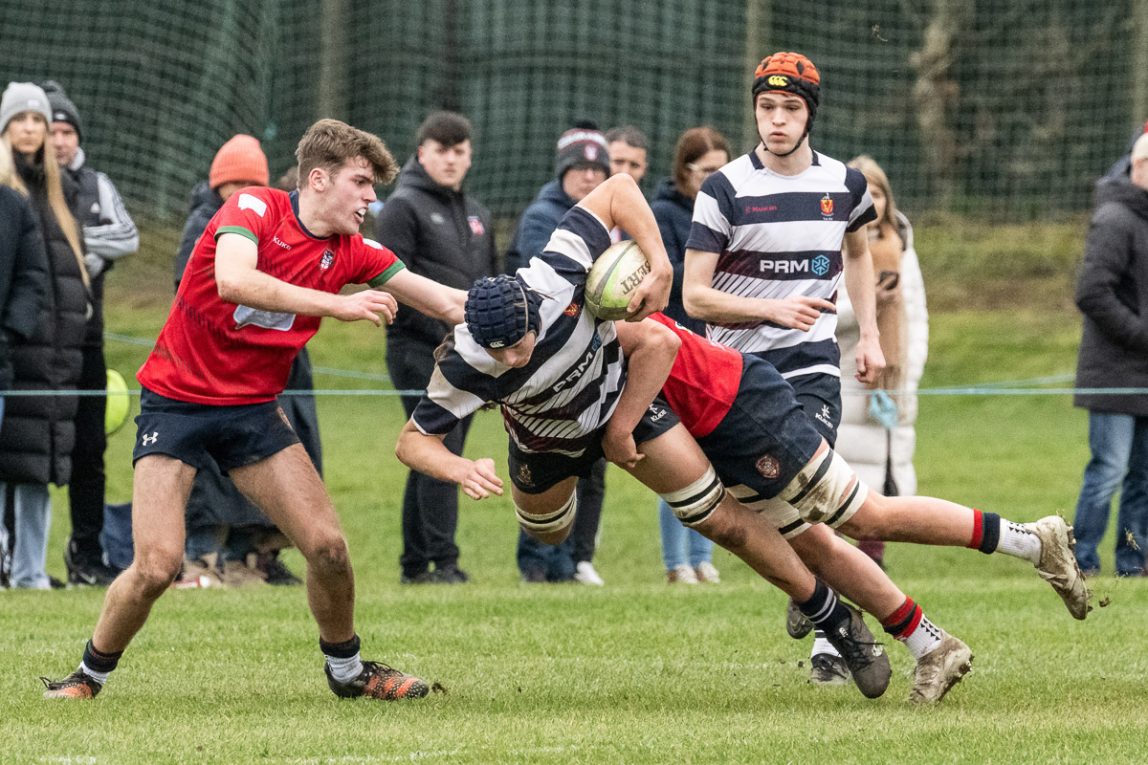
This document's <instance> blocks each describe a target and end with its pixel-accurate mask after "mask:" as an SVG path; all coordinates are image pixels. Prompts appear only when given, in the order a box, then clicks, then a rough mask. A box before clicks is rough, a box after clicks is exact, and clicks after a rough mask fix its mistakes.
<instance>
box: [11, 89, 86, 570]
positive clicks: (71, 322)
mask: <svg viewBox="0 0 1148 765" xmlns="http://www.w3.org/2000/svg"><path fill="white" fill-rule="evenodd" d="M51 119H52V112H51V109H50V107H49V104H48V96H47V94H45V93H44V90H43V89H42V88H40V86H38V85H35V84H33V83H30V82H11V83H9V84H8V88H7V89H6V90H5V91H4V95H3V97H2V98H0V136H2V138H3V141H4V143H5V145H6V146H7V147H8V148H9V149H11V151H12V159H13V164H14V166H15V170H16V172H15V174H14V175H13V176H12V181H13V184H14V185H15V187H16V188H17V189H18V190H20V191H22V192H26V193H27V194H28V200H29V202H30V203H31V206H32V210H33V211H34V212H35V214H36V217H37V222H38V224H39V228H40V235H41V237H42V238H43V242H44V251H45V254H46V256H47V266H48V272H47V273H48V280H47V284H48V286H47V290H46V291H45V298H44V303H43V306H42V307H41V309H40V313H39V316H38V318H37V322H36V329H35V331H34V332H33V333H32V334H31V336H30V337H28V338H27V339H25V340H17V341H15V342H13V344H12V346H11V347H10V349H9V350H10V358H11V361H12V370H13V384H12V387H13V388H14V389H22V390H30V391H37V392H48V391H51V392H53V393H55V392H57V391H61V390H74V389H75V388H76V386H77V385H78V384H79V382H80V371H81V367H82V364H83V353H82V346H83V341H84V335H85V331H86V326H87V317H88V316H89V315H90V313H89V312H90V311H91V305H90V303H89V299H88V275H87V273H86V271H85V269H84V260H83V249H82V247H81V244H80V232H79V227H78V226H77V225H76V219H75V217H74V216H73V214H72V211H71V210H70V209H69V207H68V201H67V200H69V199H75V193H74V192H75V189H74V187H73V186H72V185H71V179H70V178H68V177H67V176H66V175H61V173H60V167H59V164H58V163H57V162H56V154H55V150H54V149H53V148H52V144H51V142H50V141H48V124H49V122H50V121H51ZM77 399H78V397H77V396H75V395H34V396H20V397H13V398H12V399H11V400H10V401H9V402H8V404H7V405H6V407H5V413H4V422H3V430H2V431H0V486H2V488H3V490H4V503H5V507H6V508H9V507H10V508H11V509H12V522H13V524H12V530H13V531H14V534H12V535H11V536H14V540H13V542H12V576H11V583H12V586H14V587H24V588H30V589H47V588H48V587H50V586H52V585H53V581H52V580H51V579H49V577H48V573H47V570H46V568H45V566H46V556H47V545H48V527H49V525H50V523H51V517H52V506H51V499H50V498H49V495H48V484H49V483H54V484H56V485H57V486H64V485H66V484H67V483H68V481H69V480H70V479H71V475H72V449H73V447H74V445H75V438H76V431H75V419H76V412H77V409H78V401H77Z"/></svg>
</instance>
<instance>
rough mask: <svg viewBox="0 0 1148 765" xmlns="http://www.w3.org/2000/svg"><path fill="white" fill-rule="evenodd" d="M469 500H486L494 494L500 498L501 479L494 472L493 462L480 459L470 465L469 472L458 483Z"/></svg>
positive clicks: (487, 458) (485, 458)
mask: <svg viewBox="0 0 1148 765" xmlns="http://www.w3.org/2000/svg"><path fill="white" fill-rule="evenodd" d="M458 485H459V486H461V487H462V491H463V493H464V494H466V496H468V497H470V498H471V499H486V498H487V497H489V496H490V495H492V494H494V495H497V496H499V497H501V496H502V479H501V478H499V477H498V474H497V473H495V472H494V460H492V459H490V458H489V457H482V458H480V459H477V460H474V461H473V462H471V463H470V470H468V471H467V472H466V475H464V476H463V478H462V480H461V481H459V482H458Z"/></svg>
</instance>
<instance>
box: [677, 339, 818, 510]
mask: <svg viewBox="0 0 1148 765" xmlns="http://www.w3.org/2000/svg"><path fill="white" fill-rule="evenodd" d="M821 438H822V434H821V433H820V432H819V430H818V429H817V428H815V427H814V425H813V424H812V423H811V422H810V417H809V416H808V414H807V412H806V410H805V409H804V408H803V407H802V405H801V403H800V402H799V401H798V399H797V396H796V394H795V393H794V390H793V388H792V387H791V386H790V384H789V382H788V381H786V380H785V379H784V378H782V376H781V373H779V372H778V371H777V369H776V368H774V366H773V365H772V364H770V363H769V362H767V361H763V360H761V359H759V358H756V357H754V356H745V366H744V368H743V369H742V374H741V383H740V385H739V386H738V390H737V398H736V399H735V400H734V403H733V406H732V407H730V410H729V412H727V413H726V416H725V417H724V418H723V419H722V421H721V422H720V423H718V426H717V427H716V428H715V429H714V430H713V432H712V433H710V434H708V435H706V436H703V437H701V438H699V439H698V446H700V447H701V448H702V452H704V453H705V455H706V457H708V458H709V461H710V462H711V463H712V464H713V466H714V470H716V471H717V474H718V477H720V478H721V480H722V483H724V484H725V485H726V487H727V488H729V487H733V486H739V485H740V486H745V487H748V488H749V489H752V490H753V492H754V493H755V494H756V495H757V496H760V497H762V498H773V497H775V496H777V495H778V494H780V493H781V491H782V489H784V488H785V487H786V486H788V485H789V482H790V481H792V480H793V479H794V477H796V475H797V473H798V472H799V471H800V470H801V469H802V468H803V467H805V465H806V464H808V462H809V461H810V460H811V459H813V455H814V454H815V453H816V452H817V449H818V448H819V447H820V446H821ZM743 501H744V499H743Z"/></svg>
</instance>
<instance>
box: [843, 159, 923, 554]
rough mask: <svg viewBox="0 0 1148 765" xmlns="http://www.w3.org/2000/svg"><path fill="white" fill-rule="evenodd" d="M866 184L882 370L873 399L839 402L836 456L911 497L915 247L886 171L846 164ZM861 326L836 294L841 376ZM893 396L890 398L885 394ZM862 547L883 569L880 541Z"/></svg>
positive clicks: (858, 396)
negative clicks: (873, 213)
mask: <svg viewBox="0 0 1148 765" xmlns="http://www.w3.org/2000/svg"><path fill="white" fill-rule="evenodd" d="M849 167H852V168H854V169H856V170H860V171H861V173H862V174H863V175H864V176H865V180H866V181H867V182H868V184H869V195H870V196H871V197H873V208H874V210H875V211H876V214H877V220H875V221H874V222H872V223H870V224H869V225H868V227H867V229H866V230H867V231H868V236H869V252H871V253H872V254H873V268H874V270H875V271H876V272H877V289H876V300H877V328H878V329H879V330H880V332H881V353H882V354H883V355H884V356H885V371H884V372H883V373H882V374H881V377H880V378H879V379H878V380H877V382H876V383H875V384H874V385H873V386H872V387H874V388H876V389H878V392H876V393H870V394H862V393H861V391H859V390H856V389H855V390H853V391H851V395H845V396H843V397H842V402H841V426H840V428H839V430H838V434H837V452H838V453H839V454H840V455H841V456H842V457H844V458H845V459H846V460H847V461H848V462H849V464H850V465H852V466H853V469H854V470H856V471H857V475H858V476H859V477H860V478H861V480H862V481H864V482H865V484H866V485H867V486H872V487H873V488H874V489H876V488H878V487H880V490H881V493H882V494H884V495H885V496H887V497H891V496H900V495H903V496H912V495H914V494H916V493H917V473H916V470H915V469H914V468H913V452H914V451H915V449H916V445H917V435H916V429H915V427H914V423H915V421H916V419H917V396H916V391H917V387H918V384H919V383H920V381H921V374H922V373H923V372H924V370H925V359H926V358H927V357H928V355H929V312H928V309H927V307H926V305H925V282H924V280H923V279H922V278H921V267H920V264H919V263H918V262H917V253H916V251H915V250H914V248H913V229H912V227H911V226H910V225H909V219H908V218H906V217H905V216H904V215H903V214H902V213H901V211H900V210H898V209H897V204H896V202H895V201H894V199H893V189H892V187H891V186H890V185H889V179H888V177H887V176H886V175H885V171H884V170H882V169H881V166H880V165H878V164H877V163H876V162H875V161H874V160H873V159H872V158H871V157H868V156H864V155H862V156H860V157H857V158H856V159H854V160H852V161H851V162H849ZM859 332H860V328H859V327H858V325H857V317H856V315H855V314H854V313H853V304H852V303H851V302H850V300H849V296H848V294H847V293H844V292H842V293H839V294H838V296H837V344H838V345H839V346H840V348H841V377H842V379H844V380H848V379H849V378H850V376H851V375H852V373H853V372H854V371H856V370H855V368H854V363H853V356H854V351H855V349H856V346H857V338H858V334H859ZM886 391H887V392H888V393H889V394H892V396H891V397H890V396H889V395H887V394H886ZM857 546H858V547H860V548H861V549H862V550H863V551H865V553H866V554H867V555H868V556H869V557H870V558H872V559H873V560H875V561H876V562H877V564H878V565H880V566H881V567H882V568H884V566H885V543H884V542H880V541H862V542H859V543H858V545H857Z"/></svg>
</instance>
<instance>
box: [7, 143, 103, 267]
mask: <svg viewBox="0 0 1148 765" xmlns="http://www.w3.org/2000/svg"><path fill="white" fill-rule="evenodd" d="M2 140H3V143H4V148H5V149H7V150H8V152H9V159H11V151H12V137H11V136H10V135H9V133H8V128H7V127H6V128H5V129H4V135H3V137H2ZM37 153H38V154H39V155H40V157H41V160H40V161H41V162H42V164H43V166H44V191H45V193H46V195H47V198H48V207H49V209H51V211H52V215H53V216H55V218H56V223H57V224H58V225H59V226H60V230H61V231H63V232H64V238H65V239H67V240H68V246H69V247H70V248H71V250H72V254H73V255H74V256H75V258H76V264H77V265H78V266H79V267H80V278H81V279H83V281H84V286H85V287H88V286H90V285H89V282H88V269H87V267H86V266H85V265H84V248H83V246H82V245H81V243H80V228H79V226H78V225H77V223H76V219H75V218H74V217H73V216H72V211H71V210H69V209H68V203H67V202H66V201H65V200H64V187H63V185H62V183H61V182H60V163H59V162H57V161H56V150H55V148H54V147H53V146H52V142H51V141H49V140H48V135H47V131H45V133H44V143H43V144H42V145H41V146H40V148H39V150H38V151H37ZM7 185H9V186H11V187H12V188H14V189H16V190H17V191H19V192H20V193H21V194H23V195H24V196H29V193H28V187H27V186H26V185H25V184H24V179H23V178H21V177H20V174H19V173H17V172H15V171H14V170H13V171H12V173H11V174H10V180H9V182H8V184H7ZM46 237H47V232H45V238H46Z"/></svg>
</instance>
